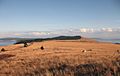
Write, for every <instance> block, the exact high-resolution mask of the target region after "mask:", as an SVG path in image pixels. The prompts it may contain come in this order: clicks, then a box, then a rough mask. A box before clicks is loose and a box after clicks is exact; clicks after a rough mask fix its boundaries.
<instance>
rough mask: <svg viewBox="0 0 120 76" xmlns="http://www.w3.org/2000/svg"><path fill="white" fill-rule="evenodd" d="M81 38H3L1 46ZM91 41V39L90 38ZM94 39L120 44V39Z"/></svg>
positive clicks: (0, 41) (0, 42)
mask: <svg viewBox="0 0 120 76" xmlns="http://www.w3.org/2000/svg"><path fill="white" fill-rule="evenodd" d="M80 38H81V36H58V37H53V38H36V39H35V38H33V39H32V38H31V39H29V38H3V39H0V46H7V45H12V44H19V43H23V42H24V41H26V42H28V43H29V42H37V41H38V42H41V41H44V40H76V39H80ZM88 39H89V38H88ZM90 39H94V40H96V41H99V42H110V43H113V44H120V39H101V38H90Z"/></svg>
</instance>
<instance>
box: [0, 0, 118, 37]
mask: <svg viewBox="0 0 120 76" xmlns="http://www.w3.org/2000/svg"><path fill="white" fill-rule="evenodd" d="M119 27H120V1H119V0H0V36H1V37H6V36H8V35H9V36H10V35H11V36H12V34H11V33H13V32H14V33H15V32H17V33H19V34H21V32H22V33H24V32H35V31H37V32H48V31H57V32H58V30H59V31H63V30H64V31H66V30H75V29H77V30H79V32H81V29H85V30H86V32H90V31H87V30H94V31H95V32H94V33H95V35H96V33H97V32H98V30H101V31H103V29H105V30H108V31H107V32H110V29H111V30H112V31H111V32H113V31H114V32H115V34H116V37H120V36H119V35H118V33H119V32H120V31H119ZM96 29H97V30H96ZM116 30H117V31H116ZM73 32H74V31H73ZM84 32H85V31H84ZM92 32H93V31H92ZM104 32H106V31H104ZM6 33H7V34H6ZM9 33H10V34H9ZM73 34H74V35H75V34H77V33H75V32H74V33H73ZM79 34H81V33H79ZM4 35H5V36H4ZM38 35H40V34H38ZM83 35H85V34H83ZM93 35H94V34H93V33H92V35H91V36H89V37H92V36H93ZM85 36H87V35H85ZM97 36H98V35H97ZM103 36H104V35H103ZM111 37H112V34H111Z"/></svg>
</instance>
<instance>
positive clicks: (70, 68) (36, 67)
mask: <svg viewBox="0 0 120 76" xmlns="http://www.w3.org/2000/svg"><path fill="white" fill-rule="evenodd" d="M41 46H43V47H44V48H45V49H44V50H41V49H40V47H41ZM0 48H5V50H6V51H4V52H0V76H120V51H119V50H120V45H119V44H112V43H102V42H96V41H93V40H87V39H81V40H51V41H44V42H33V43H31V44H30V46H28V47H23V44H17V45H10V46H4V47H0Z"/></svg>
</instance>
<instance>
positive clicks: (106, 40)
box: [95, 38, 120, 43]
mask: <svg viewBox="0 0 120 76" xmlns="http://www.w3.org/2000/svg"><path fill="white" fill-rule="evenodd" d="M95 40H96V41H100V42H111V43H120V39H99V38H96V39H95Z"/></svg>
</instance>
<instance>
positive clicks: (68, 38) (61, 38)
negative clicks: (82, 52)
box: [15, 36, 81, 44]
mask: <svg viewBox="0 0 120 76" xmlns="http://www.w3.org/2000/svg"><path fill="white" fill-rule="evenodd" d="M80 38H81V36H58V37H53V38H37V39H19V40H17V42H16V43H15V44H20V43H24V42H27V43H30V42H41V41H45V40H77V39H80Z"/></svg>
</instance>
